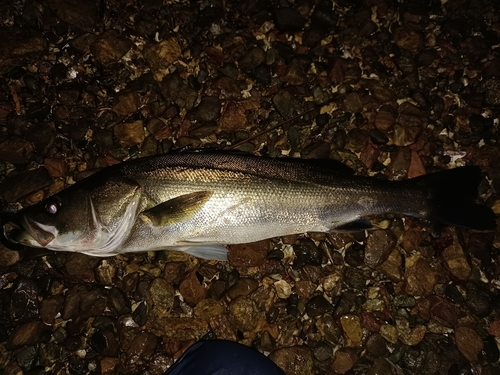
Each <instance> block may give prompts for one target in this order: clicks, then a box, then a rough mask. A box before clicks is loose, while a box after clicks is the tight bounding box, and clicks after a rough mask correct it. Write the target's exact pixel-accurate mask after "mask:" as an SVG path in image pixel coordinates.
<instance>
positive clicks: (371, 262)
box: [365, 229, 397, 267]
mask: <svg viewBox="0 0 500 375" xmlns="http://www.w3.org/2000/svg"><path fill="white" fill-rule="evenodd" d="M396 241H397V239H396V236H395V235H394V233H392V232H391V231H390V230H385V229H380V230H375V231H372V232H370V235H369V236H368V240H367V243H366V247H365V264H366V265H367V266H368V267H376V266H378V265H380V264H382V263H383V262H385V261H386V260H387V258H388V257H389V255H390V254H391V252H392V251H393V249H394V247H395V246H396Z"/></svg>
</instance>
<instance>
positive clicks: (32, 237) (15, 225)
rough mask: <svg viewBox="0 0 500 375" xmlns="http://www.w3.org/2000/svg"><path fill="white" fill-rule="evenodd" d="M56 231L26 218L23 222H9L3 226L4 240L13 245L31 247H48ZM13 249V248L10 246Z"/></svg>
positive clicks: (22, 219)
mask: <svg viewBox="0 0 500 375" xmlns="http://www.w3.org/2000/svg"><path fill="white" fill-rule="evenodd" d="M55 232H56V230H55V228H54V227H53V226H48V225H44V224H41V223H39V222H37V221H35V220H33V219H30V218H28V217H26V216H24V217H22V218H21V220H19V218H17V219H16V220H9V221H8V222H7V223H4V225H3V238H4V239H6V240H7V241H9V242H10V243H11V244H19V245H25V246H29V247H46V246H47V245H48V244H50V243H51V242H52V241H53V240H54V238H55V234H56V233H55ZM8 247H10V248H12V246H8Z"/></svg>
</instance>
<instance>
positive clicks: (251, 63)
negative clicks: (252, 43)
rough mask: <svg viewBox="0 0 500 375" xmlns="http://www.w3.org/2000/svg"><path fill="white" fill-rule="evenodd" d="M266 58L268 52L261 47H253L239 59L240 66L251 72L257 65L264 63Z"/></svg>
mask: <svg viewBox="0 0 500 375" xmlns="http://www.w3.org/2000/svg"><path fill="white" fill-rule="evenodd" d="M265 59H266V52H265V51H264V50H263V49H262V48H260V47H255V48H252V49H251V50H250V51H249V52H248V53H247V54H246V55H245V56H244V57H243V59H241V60H240V61H239V66H240V67H241V69H243V70H244V71H246V72H251V71H253V70H254V69H255V68H257V66H259V65H260V64H262V63H263V62H264V61H265Z"/></svg>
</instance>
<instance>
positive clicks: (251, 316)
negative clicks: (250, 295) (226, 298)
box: [229, 297, 262, 331]
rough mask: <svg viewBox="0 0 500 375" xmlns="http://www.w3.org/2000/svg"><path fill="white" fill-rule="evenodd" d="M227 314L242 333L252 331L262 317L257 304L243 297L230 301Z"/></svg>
mask: <svg viewBox="0 0 500 375" xmlns="http://www.w3.org/2000/svg"><path fill="white" fill-rule="evenodd" d="M229 312H230V314H231V315H230V317H231V319H232V320H233V321H234V323H235V325H236V326H237V327H238V328H239V329H241V330H243V331H251V330H253V329H254V328H255V327H256V326H257V323H258V320H259V318H260V317H261V315H262V313H261V311H260V310H259V308H258V307H257V304H256V303H255V302H254V301H252V300H250V299H247V298H245V297H239V298H237V299H235V300H233V301H231V303H230V305H229Z"/></svg>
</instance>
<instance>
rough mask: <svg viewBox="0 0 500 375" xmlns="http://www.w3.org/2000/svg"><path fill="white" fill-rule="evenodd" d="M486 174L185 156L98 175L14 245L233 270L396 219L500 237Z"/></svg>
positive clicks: (27, 219)
mask: <svg viewBox="0 0 500 375" xmlns="http://www.w3.org/2000/svg"><path fill="white" fill-rule="evenodd" d="M482 178H483V176H482V172H481V170H480V168H478V167H476V166H464V167H458V168H455V169H449V170H444V171H440V172H437V173H431V174H428V175H424V176H420V177H416V178H413V179H407V180H401V181H390V180H387V179H381V178H375V177H366V176H360V175H355V174H354V171H353V170H352V169H351V168H349V167H347V166H345V165H344V164H342V163H340V162H337V161H334V160H324V159H321V160H314V159H294V158H266V157H258V156H253V155H246V154H239V153H218V152H185V153H182V152H181V153H174V154H162V155H154V156H150V157H145V158H138V159H134V160H129V161H126V162H123V163H120V164H116V165H113V166H110V167H107V168H104V169H102V170H100V171H99V172H96V173H95V174H93V175H91V176H89V177H87V178H85V179H83V180H81V181H79V182H77V183H75V184H73V185H71V186H70V187H68V188H66V189H64V190H62V191H61V192H59V193H57V194H54V195H52V196H50V197H48V198H47V199H45V200H43V201H41V202H40V203H37V204H34V205H32V206H28V207H25V208H23V209H21V210H19V211H18V212H17V214H16V218H17V222H18V223H20V224H19V225H18V227H14V228H12V226H10V228H8V227H9V226H6V225H4V226H3V235H4V236H5V237H6V239H7V240H8V241H10V242H13V243H14V244H20V245H26V246H29V247H33V248H45V249H49V250H54V251H67V252H80V253H84V254H87V255H91V256H97V257H108V256H113V255H116V254H124V253H131V252H144V251H156V250H166V249H170V250H178V251H185V252H187V253H189V254H191V255H194V256H196V257H199V258H205V259H216V260H226V259H227V247H226V245H231V244H241V243H250V242H254V241H259V240H263V239H268V238H272V237H279V236H285V235H290V234H297V233H306V232H336V231H353V230H365V229H369V228H371V227H372V226H373V225H372V223H371V222H370V220H368V218H367V217H370V216H372V215H385V214H389V213H391V214H396V215H403V216H410V217H414V218H417V219H422V220H425V221H429V222H432V223H439V224H442V225H454V226H461V227H467V228H472V229H479V230H492V229H494V228H495V227H496V216H495V214H494V213H493V211H492V210H491V209H490V208H488V207H486V206H484V205H481V204H478V203H477V202H476V199H477V194H478V192H477V191H478V185H479V183H480V182H481V180H482Z"/></svg>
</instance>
